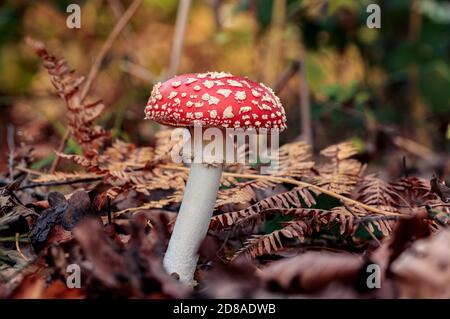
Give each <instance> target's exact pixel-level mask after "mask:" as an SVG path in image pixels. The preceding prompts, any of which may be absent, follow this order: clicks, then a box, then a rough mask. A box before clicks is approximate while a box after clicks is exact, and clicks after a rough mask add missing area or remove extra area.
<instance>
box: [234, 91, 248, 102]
mask: <svg viewBox="0 0 450 319" xmlns="http://www.w3.org/2000/svg"><path fill="white" fill-rule="evenodd" d="M234 98H235V99H236V100H238V101H243V100H245V99H246V98H247V94H245V91H237V92H236V93H235V94H234Z"/></svg>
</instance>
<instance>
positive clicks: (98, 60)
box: [80, 0, 142, 102]
mask: <svg viewBox="0 0 450 319" xmlns="http://www.w3.org/2000/svg"><path fill="white" fill-rule="evenodd" d="M141 3H142V0H134V1H133V3H132V4H131V5H130V6H129V7H128V9H127V10H126V11H125V13H124V14H123V16H122V17H120V19H119V20H118V21H117V23H116V25H115V26H114V29H113V30H112V31H111V33H110V34H109V36H108V39H106V41H105V43H104V44H103V46H102V48H101V49H100V51H99V53H98V54H97V56H96V57H95V60H94V63H93V64H92V67H91V69H90V70H89V74H88V77H87V79H86V83H85V84H84V86H83V89H82V90H81V94H80V102H83V100H84V99H85V98H86V96H87V94H88V93H89V90H90V88H91V85H92V83H93V82H94V80H95V78H96V77H97V74H98V71H99V70H100V67H101V64H102V61H103V59H104V58H105V56H106V54H107V53H108V51H109V50H110V49H111V47H112V45H113V43H114V41H115V40H116V39H117V37H118V36H119V34H120V33H121V32H122V30H123V29H124V28H125V26H126V25H127V23H128V21H129V20H130V19H131V17H132V16H133V15H134V13H135V12H136V10H137V8H138V7H139V5H140V4H141Z"/></svg>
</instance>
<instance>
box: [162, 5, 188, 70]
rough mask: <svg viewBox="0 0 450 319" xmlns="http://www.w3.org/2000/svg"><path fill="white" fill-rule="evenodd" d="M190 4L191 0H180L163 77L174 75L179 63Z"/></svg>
mask: <svg viewBox="0 0 450 319" xmlns="http://www.w3.org/2000/svg"><path fill="white" fill-rule="evenodd" d="M190 6H191V0H180V4H179V6H178V12H177V21H176V23H175V33H174V36H173V44H172V52H171V54H170V65H169V69H168V70H167V72H166V74H165V78H170V77H172V76H173V75H175V74H176V73H177V70H178V67H179V65H180V60H181V54H182V51H183V43H184V35H185V33H186V25H187V20H188V16H189V8H190Z"/></svg>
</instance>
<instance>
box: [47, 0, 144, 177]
mask: <svg viewBox="0 0 450 319" xmlns="http://www.w3.org/2000/svg"><path fill="white" fill-rule="evenodd" d="M141 3H142V0H134V1H133V3H132V4H131V5H130V6H129V7H128V9H127V10H126V11H125V13H124V14H123V15H122V16H121V17H120V19H119V20H118V21H117V23H116V25H115V26H114V28H113V30H112V31H111V33H110V34H109V36H108V38H107V39H106V41H105V43H103V46H102V48H101V49H100V51H99V53H98V54H97V56H96V57H95V60H94V63H93V64H92V66H91V68H90V70H89V73H88V77H87V80H86V82H85V84H84V86H83V88H82V90H81V93H80V98H79V104H81V103H82V102H83V100H84V99H85V98H86V96H87V95H88V93H89V90H90V89H91V86H92V83H93V82H94V80H95V78H96V77H97V74H98V72H99V70H100V67H101V64H102V61H103V59H104V58H105V56H106V54H107V53H108V51H109V50H110V49H111V47H112V45H113V43H114V41H115V40H116V39H117V37H118V36H119V34H120V33H121V32H122V30H123V29H124V28H125V26H126V25H127V23H128V21H129V20H130V19H131V17H132V16H133V15H134V13H135V12H136V10H137V8H138V7H139V5H140V4H141ZM70 135H71V132H70V131H66V133H64V136H63V138H62V140H61V143H60V144H59V147H58V152H60V153H61V152H63V151H64V148H65V147H66V144H67V141H68V140H69V138H70ZM60 160H61V159H60V158H59V156H57V157H56V158H55V159H54V160H53V162H52V165H51V167H50V170H49V173H53V172H54V171H55V170H56V168H57V167H58V164H59V161H60Z"/></svg>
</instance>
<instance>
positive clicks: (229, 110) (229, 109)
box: [222, 106, 234, 119]
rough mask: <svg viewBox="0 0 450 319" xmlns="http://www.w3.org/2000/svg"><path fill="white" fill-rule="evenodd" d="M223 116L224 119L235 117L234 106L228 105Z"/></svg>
mask: <svg viewBox="0 0 450 319" xmlns="http://www.w3.org/2000/svg"><path fill="white" fill-rule="evenodd" d="M222 117H223V118H224V119H231V118H233V117H234V114H233V107H231V106H228V107H227V108H226V109H225V110H224V111H223V115H222Z"/></svg>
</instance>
